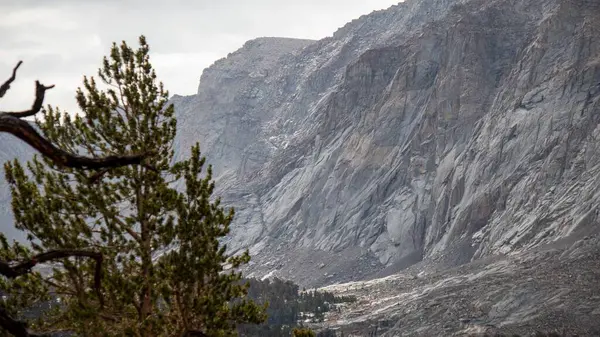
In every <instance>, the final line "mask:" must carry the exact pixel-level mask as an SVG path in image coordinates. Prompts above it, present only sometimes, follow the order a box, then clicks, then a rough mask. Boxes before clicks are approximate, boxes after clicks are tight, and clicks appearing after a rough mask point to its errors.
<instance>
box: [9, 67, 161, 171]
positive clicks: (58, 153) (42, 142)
mask: <svg viewBox="0 0 600 337" xmlns="http://www.w3.org/2000/svg"><path fill="white" fill-rule="evenodd" d="M22 63H23V61H19V63H17V65H16V66H15V68H14V69H13V73H12V76H11V77H10V78H9V79H8V80H6V82H4V84H2V86H0V97H3V96H4V95H5V94H6V92H7V91H8V89H9V88H10V85H11V83H12V82H13V81H14V80H15V79H16V75H17V69H18V68H19V67H20V66H21V64H22ZM35 83H36V95H35V101H34V102H33V105H32V107H31V109H30V110H26V111H21V112H1V111H0V132H6V133H10V134H12V135H14V136H16V137H18V138H19V139H21V140H22V141H24V142H25V143H27V144H29V145H30V146H31V147H33V148H34V149H36V150H37V151H39V152H40V153H41V154H42V155H44V156H45V157H47V158H49V159H50V160H52V161H53V162H55V163H56V164H57V165H59V166H63V167H72V168H82V169H101V168H114V167H121V166H126V165H132V164H141V163H142V162H143V160H144V158H146V157H148V156H149V155H150V153H144V154H138V155H130V156H108V157H104V158H89V157H83V156H78V155H75V154H72V153H68V152H66V151H64V150H61V149H59V148H58V147H56V146H55V145H54V144H52V143H51V142H50V141H48V140H47V139H45V138H44V137H43V136H42V135H40V134H39V133H38V132H37V131H36V130H35V129H34V128H33V127H32V126H31V125H30V124H29V123H28V122H27V121H24V120H21V118H23V117H28V116H33V115H35V114H36V113H38V112H39V111H40V109H41V108H42V105H43V104H44V96H45V93H46V90H48V89H50V88H53V87H54V86H53V85H51V86H44V85H42V84H40V82H39V81H36V82H35Z"/></svg>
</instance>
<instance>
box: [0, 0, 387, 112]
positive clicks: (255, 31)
mask: <svg viewBox="0 0 600 337" xmlns="http://www.w3.org/2000/svg"><path fill="white" fill-rule="evenodd" d="M396 2H398V1H397V0H370V1H364V0H304V1H301V2H300V1H293V2H292V1H280V0H252V1H242V0H219V1H215V0H198V1H195V0H172V1H162V0H160V1H159V0H123V1H117V0H111V1H78V0H55V1H52V2H50V1H45V0H29V1H23V0H3V1H1V2H0V36H2V39H1V40H0V81H3V80H4V78H6V77H8V76H9V74H10V71H11V69H12V67H13V66H14V65H15V64H16V63H17V61H18V60H23V61H24V64H23V66H22V67H21V68H20V69H19V77H18V79H17V81H16V82H15V83H14V85H13V86H12V89H11V91H10V92H9V93H8V94H7V95H6V96H5V98H3V99H2V100H0V109H1V110H15V109H24V108H26V107H29V106H30V105H31V103H32V101H33V93H34V92H33V89H34V84H33V82H34V81H35V80H36V79H39V80H40V81H42V83H45V84H56V88H55V89H52V90H51V91H49V92H48V94H47V100H46V102H47V103H50V104H52V105H59V106H61V107H63V108H65V109H66V110H67V111H71V112H76V111H78V110H77V106H76V103H75V99H74V96H75V89H76V88H77V87H78V86H80V85H81V81H82V77H83V75H95V74H96V71H97V68H98V67H99V66H100V65H101V61H102V57H103V56H104V55H106V54H107V53H108V51H109V49H110V46H111V44H112V42H113V41H116V42H120V41H121V40H126V41H127V42H128V43H130V44H131V45H136V44H137V38H138V36H139V35H141V34H144V35H145V36H146V37H147V39H148V42H149V43H150V47H151V58H152V61H153V65H154V66H155V68H156V70H157V73H158V76H159V78H160V79H161V80H162V81H163V82H164V83H165V86H166V88H167V89H168V90H169V92H170V93H171V94H182V95H185V94H193V93H195V92H196V90H197V86H198V80H199V78H200V75H201V73H202V70H203V69H204V68H205V67H207V66H209V65H210V64H212V63H213V62H214V61H215V60H217V59H219V58H221V57H224V56H226V55H227V54H228V53H229V52H233V51H235V50H236V49H238V48H239V47H241V46H242V45H243V43H244V42H245V41H247V40H250V39H252V38H256V37H261V36H282V37H297V38H308V39H320V38H323V37H326V36H329V35H332V34H333V32H334V31H335V30H336V29H337V28H339V27H341V26H343V25H344V24H345V23H346V22H348V21H351V20H352V19H355V18H357V17H359V16H360V15H362V14H367V13H369V12H371V11H373V10H377V9H382V8H387V7H389V6H391V5H393V4H395V3H396Z"/></svg>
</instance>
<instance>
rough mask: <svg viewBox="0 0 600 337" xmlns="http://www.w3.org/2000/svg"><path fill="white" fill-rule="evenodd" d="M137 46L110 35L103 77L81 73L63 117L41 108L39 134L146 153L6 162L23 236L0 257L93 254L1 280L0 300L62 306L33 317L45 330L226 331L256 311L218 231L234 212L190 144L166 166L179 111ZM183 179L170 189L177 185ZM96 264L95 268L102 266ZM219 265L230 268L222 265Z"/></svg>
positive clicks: (113, 151)
mask: <svg viewBox="0 0 600 337" xmlns="http://www.w3.org/2000/svg"><path fill="white" fill-rule="evenodd" d="M139 42H140V47H139V49H137V50H133V49H132V48H130V47H129V46H128V45H127V44H126V43H125V42H123V43H122V44H121V45H119V46H118V45H116V44H113V47H112V49H111V52H110V57H109V58H104V62H103V67H102V68H101V69H100V70H99V73H98V77H99V78H100V80H101V81H102V84H100V85H102V86H104V87H106V89H101V88H100V85H99V84H98V83H97V82H96V80H95V79H94V78H84V89H83V90H82V89H79V90H78V92H77V101H78V103H79V106H80V108H81V109H82V111H83V112H84V114H83V115H81V116H75V117H70V116H69V115H68V114H66V113H62V112H61V111H59V110H58V109H55V108H49V109H47V110H45V111H43V117H44V118H43V120H42V121H39V122H38V125H39V127H40V129H41V130H42V133H43V135H44V136H45V137H46V138H47V139H48V140H49V141H51V142H52V143H54V144H56V145H57V146H58V147H60V148H62V149H65V150H66V151H70V152H72V153H78V154H84V155H86V156H89V157H92V158H101V157H106V156H118V155H120V154H123V153H149V154H151V155H149V156H148V157H147V158H145V159H144V163H143V165H135V166H123V167H118V168H114V169H111V170H107V169H102V168H100V169H94V170H87V171H83V170H78V169H72V168H68V167H64V166H60V165H57V164H56V163H55V162H53V161H51V160H49V159H48V158H45V157H44V158H38V157H35V158H34V159H33V161H32V162H29V163H27V165H26V167H24V166H23V165H22V164H21V163H19V162H18V161H14V162H11V163H7V164H6V165H5V169H6V177H7V180H8V182H9V183H10V185H11V192H12V197H13V203H12V206H13V211H14V213H15V219H16V224H17V227H18V228H19V229H21V230H23V231H24V232H25V233H26V234H27V236H28V239H29V240H30V242H31V246H32V248H31V251H29V250H28V249H26V248H25V247H22V246H20V245H12V246H11V245H8V244H7V243H6V242H4V243H3V245H2V247H0V250H1V251H0V254H2V257H9V256H10V257H12V258H18V257H25V256H30V255H32V254H39V253H41V252H45V251H49V250H78V251H93V252H98V253H99V254H100V256H101V260H102V261H101V262H102V263H101V264H99V263H97V261H95V260H93V259H86V258H80V257H67V258H63V259H60V260H59V261H58V262H57V263H54V264H53V268H52V271H51V272H46V273H44V274H43V275H42V273H30V274H28V275H26V277H24V278H20V279H18V280H2V282H1V283H0V290H1V291H2V292H3V293H6V294H8V295H9V296H6V297H5V299H4V300H3V301H4V303H3V305H4V306H5V307H6V308H7V310H10V313H11V314H12V315H18V314H20V313H21V312H22V310H23V308H26V307H28V306H30V305H31V304H33V303H36V302H39V301H43V300H48V299H49V298H50V295H52V298H56V299H57V300H58V303H57V304H56V305H54V306H53V308H52V310H48V311H46V312H45V313H44V315H43V316H42V318H41V319H40V320H38V321H36V322H34V324H33V325H32V328H33V329H35V330H37V331H41V332H52V331H69V332H72V333H75V334H77V335H82V336H124V335H126V336H144V337H147V336H185V335H187V336H234V335H235V334H236V332H235V331H236V330H235V325H236V324H237V323H260V322H262V321H263V320H264V319H265V316H264V308H263V307H260V306H258V305H256V304H255V303H254V302H252V301H250V300H248V299H246V294H247V286H246V285H245V284H243V283H241V282H239V280H240V279H241V273H239V272H238V271H237V267H239V266H241V265H242V264H245V263H247V262H248V261H249V258H250V257H249V255H248V253H247V252H245V253H244V254H241V255H238V256H232V255H230V254H229V253H228V252H227V251H226V247H225V246H224V245H221V244H220V243H219V239H220V238H222V237H223V236H225V235H227V233H228V232H229V225H230V223H231V221H232V218H233V210H230V211H225V210H224V209H223V207H222V206H221V205H220V202H219V199H215V198H213V197H212V193H213V190H214V183H213V181H212V171H211V167H210V166H208V168H206V169H204V166H205V165H204V164H205V159H204V157H202V156H201V153H200V149H199V146H198V144H196V145H195V146H194V147H192V149H191V156H190V158H189V159H187V160H183V161H180V162H176V163H174V160H173V159H174V149H173V142H174V139H175V132H176V120H175V118H174V110H173V106H172V105H168V104H167V98H168V93H167V91H165V90H164V88H163V85H162V83H157V80H156V74H155V72H154V70H153V69H152V66H151V64H150V59H149V47H148V44H147V43H146V40H145V38H144V37H143V36H142V37H140V39H139ZM176 185H178V186H180V188H179V189H176V188H175V186H176ZM98 266H100V268H98ZM226 269H227V270H226Z"/></svg>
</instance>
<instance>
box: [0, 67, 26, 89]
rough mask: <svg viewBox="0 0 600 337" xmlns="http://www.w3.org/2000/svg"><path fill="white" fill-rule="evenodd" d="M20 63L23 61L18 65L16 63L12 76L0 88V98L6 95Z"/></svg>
mask: <svg viewBox="0 0 600 337" xmlns="http://www.w3.org/2000/svg"><path fill="white" fill-rule="evenodd" d="M22 63H23V61H19V63H17V65H16V66H15V67H14V68H13V72H12V76H11V77H10V78H9V79H8V80H6V82H4V83H3V84H2V85H1V86H0V98H2V97H4V94H6V92H7V91H8V89H10V84H11V83H12V82H14V80H15V79H16V78H17V69H19V67H20V66H21V64H22Z"/></svg>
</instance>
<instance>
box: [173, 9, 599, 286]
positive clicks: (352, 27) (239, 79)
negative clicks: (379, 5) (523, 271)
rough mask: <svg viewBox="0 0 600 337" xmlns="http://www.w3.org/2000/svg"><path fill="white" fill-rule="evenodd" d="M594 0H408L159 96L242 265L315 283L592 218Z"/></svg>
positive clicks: (272, 43)
mask: <svg viewBox="0 0 600 337" xmlns="http://www.w3.org/2000/svg"><path fill="white" fill-rule="evenodd" d="M598 36H600V3H599V2H597V1H595V0H583V1H572V0H536V1H533V0H527V1H522V0H408V1H406V2H404V3H400V4H398V5H397V6H393V7H391V8H389V9H387V10H383V11H377V12H373V13H371V14H370V15H366V16H363V17H361V18H359V19H357V20H354V21H352V22H350V23H348V24H347V25H346V26H344V27H343V28H341V29H339V30H338V31H337V32H335V33H334V34H333V36H332V37H328V38H325V39H323V40H321V41H314V42H311V41H302V40H290V39H279V38H261V39H257V40H253V41H250V42H248V43H247V44H246V45H245V46H244V47H243V48H241V49H240V50H238V51H236V52H235V53H233V54H231V55H230V56H229V57H227V58H225V59H223V60H220V61H218V62H216V63H215V64H214V65H213V66H212V67H210V68H208V69H206V70H205V71H204V73H203V74H202V77H201V80H200V86H199V89H198V94H197V95H194V96H188V97H180V96H176V97H174V98H173V102H174V103H175V106H176V109H177V111H178V113H179V123H180V127H181V130H182V132H181V133H180V140H179V144H180V150H181V151H182V152H181V154H180V155H185V152H183V151H184V150H185V149H188V148H189V145H190V143H191V142H192V141H193V142H195V141H200V142H201V147H202V149H203V151H204V153H205V154H206V155H207V156H208V160H209V162H211V163H213V164H214V165H215V168H216V172H217V174H218V176H219V178H218V184H217V186H219V188H220V190H219V194H220V195H222V196H223V198H224V201H225V202H226V203H228V204H229V205H233V206H235V207H236V210H237V219H236V222H235V228H234V230H233V233H232V238H231V240H230V242H229V247H230V248H232V249H242V248H245V247H249V248H251V253H253V255H254V257H255V258H254V263H255V264H254V265H253V266H251V269H250V271H251V272H252V273H253V275H254V276H263V275H266V274H268V275H276V276H280V277H286V278H292V279H294V280H296V281H298V282H300V283H301V284H303V285H307V286H315V285H323V284H329V283H333V282H339V281H349V280H352V279H363V278H366V277H369V276H373V275H380V276H384V275H387V274H390V273H393V272H395V271H398V270H401V269H402V268H405V267H408V266H411V265H413V264H415V263H420V264H421V265H427V266H430V267H431V268H437V269H444V268H447V267H452V266H457V265H461V264H464V263H468V262H470V261H475V260H478V259H481V258H486V257H489V256H495V255H502V254H509V253H513V252H519V251H522V250H528V249H531V248H533V247H537V246H539V245H542V244H546V243H550V242H553V241H554V240H557V239H562V238H565V237H569V236H573V235H582V233H586V234H593V233H597V232H598V228H599V227H598V222H597V217H598V208H597V205H598V204H599V201H600V200H599V199H600V189H599V187H600V181H599V180H598V173H599V172H600V166H599V164H600V152H599V146H600V142H599V140H598V137H600V127H598V125H599V122H600V119H599V118H600V117H599V116H600V114H599V112H600V111H599V106H600V103H599V99H600V39H598Z"/></svg>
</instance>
